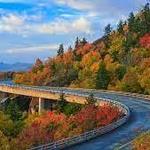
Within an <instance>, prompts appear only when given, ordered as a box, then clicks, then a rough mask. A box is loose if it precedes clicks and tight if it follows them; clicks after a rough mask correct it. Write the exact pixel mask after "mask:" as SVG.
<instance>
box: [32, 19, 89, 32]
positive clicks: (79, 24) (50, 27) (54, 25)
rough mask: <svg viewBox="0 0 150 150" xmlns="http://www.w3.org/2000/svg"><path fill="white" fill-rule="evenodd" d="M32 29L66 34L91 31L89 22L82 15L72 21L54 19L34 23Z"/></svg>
mask: <svg viewBox="0 0 150 150" xmlns="http://www.w3.org/2000/svg"><path fill="white" fill-rule="evenodd" d="M34 30H35V31H37V32H39V33H45V34H68V33H76V32H83V33H87V34H89V33H90V32H91V24H90V22H89V21H88V20H87V19H85V18H83V17H81V18H78V19H76V20H74V21H72V22H71V21H67V20H63V19H56V21H54V22H50V23H47V24H40V25H35V26H34Z"/></svg>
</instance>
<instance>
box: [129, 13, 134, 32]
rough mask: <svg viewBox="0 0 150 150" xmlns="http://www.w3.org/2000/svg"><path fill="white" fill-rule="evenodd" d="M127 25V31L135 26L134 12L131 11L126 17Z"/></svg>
mask: <svg viewBox="0 0 150 150" xmlns="http://www.w3.org/2000/svg"><path fill="white" fill-rule="evenodd" d="M128 26H129V31H131V32H132V31H134V26H135V16H134V13H133V12H131V13H130V15H129V18H128Z"/></svg>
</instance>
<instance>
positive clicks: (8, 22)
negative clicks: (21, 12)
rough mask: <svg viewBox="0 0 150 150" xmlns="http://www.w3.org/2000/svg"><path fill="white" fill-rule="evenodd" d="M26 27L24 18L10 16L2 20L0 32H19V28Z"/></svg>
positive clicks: (0, 20)
mask: <svg viewBox="0 0 150 150" xmlns="http://www.w3.org/2000/svg"><path fill="white" fill-rule="evenodd" d="M23 25H24V18H23V17H20V16H17V15H14V14H9V15H7V16H2V17H1V18H0V31H2V32H11V33H12V32H19V28H21V26H23Z"/></svg>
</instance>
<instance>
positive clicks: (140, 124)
mask: <svg viewBox="0 0 150 150" xmlns="http://www.w3.org/2000/svg"><path fill="white" fill-rule="evenodd" d="M64 92H71V93H78V94H80V93H82V94H85V95H87V94H89V93H90V92H89V91H88V92H85V90H84V91H81V90H68V89H67V90H64ZM94 96H96V97H100V98H110V99H112V100H116V101H119V102H122V103H123V104H125V105H126V106H128V107H129V109H130V111H131V116H130V119H129V121H128V122H127V123H126V124H124V125H123V126H121V127H119V128H118V129H115V130H114V131H112V132H110V133H108V134H105V135H102V136H100V137H97V138H95V139H93V140H90V141H88V142H85V143H82V144H78V145H75V146H72V147H70V148H68V149H67V150H113V149H116V148H117V147H118V146H120V145H122V144H125V143H127V142H129V141H130V140H132V139H133V138H134V137H135V136H136V135H137V134H139V133H141V132H142V131H145V130H147V129H150V102H148V101H146V100H144V99H142V98H135V97H129V96H122V95H119V94H113V93H106V92H100V91H96V92H94Z"/></svg>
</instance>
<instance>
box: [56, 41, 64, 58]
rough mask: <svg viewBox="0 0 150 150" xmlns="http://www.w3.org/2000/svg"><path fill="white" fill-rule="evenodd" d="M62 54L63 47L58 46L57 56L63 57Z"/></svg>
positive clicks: (61, 45)
mask: <svg viewBox="0 0 150 150" xmlns="http://www.w3.org/2000/svg"><path fill="white" fill-rule="evenodd" d="M63 54H64V46H63V44H60V45H59V49H58V51H57V56H63Z"/></svg>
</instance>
